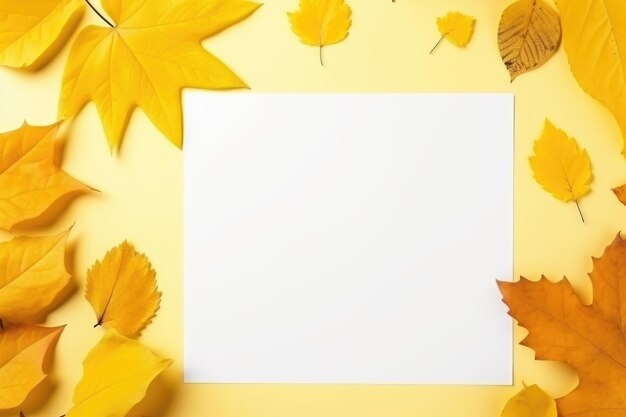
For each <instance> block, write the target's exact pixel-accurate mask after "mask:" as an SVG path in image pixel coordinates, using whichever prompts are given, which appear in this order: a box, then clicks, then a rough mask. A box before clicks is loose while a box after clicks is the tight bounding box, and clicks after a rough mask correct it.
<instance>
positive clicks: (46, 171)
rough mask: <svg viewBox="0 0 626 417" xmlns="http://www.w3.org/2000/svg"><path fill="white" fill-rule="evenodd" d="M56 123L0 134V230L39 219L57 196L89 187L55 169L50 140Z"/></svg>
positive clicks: (52, 142)
mask: <svg viewBox="0 0 626 417" xmlns="http://www.w3.org/2000/svg"><path fill="white" fill-rule="evenodd" d="M59 126H60V123H56V124H53V125H50V126H30V125H28V124H26V123H24V125H23V126H22V127H20V128H19V129H17V130H14V131H12V132H6V133H0V229H4V230H11V229H12V228H13V226H15V225H16V224H18V223H21V222H24V221H26V220H31V219H35V218H37V217H39V216H41V215H42V214H43V213H45V212H46V210H48V209H49V208H50V206H51V205H52V204H53V203H54V202H56V201H57V200H59V199H60V198H61V197H63V196H65V195H68V194H71V193H75V192H80V191H88V190H89V189H90V188H89V187H87V186H86V185H84V184H82V183H80V182H79V181H77V180H75V179H74V178H72V177H71V176H69V175H68V174H66V173H65V172H64V171H62V170H61V169H59V168H58V167H57V166H56V164H55V160H54V157H55V155H54V139H55V137H56V135H57V132H58V130H59Z"/></svg>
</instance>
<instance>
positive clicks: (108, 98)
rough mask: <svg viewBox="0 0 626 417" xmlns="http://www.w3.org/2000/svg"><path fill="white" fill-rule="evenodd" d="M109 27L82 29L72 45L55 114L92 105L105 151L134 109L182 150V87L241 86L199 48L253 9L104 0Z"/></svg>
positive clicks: (243, 4)
mask: <svg viewBox="0 0 626 417" xmlns="http://www.w3.org/2000/svg"><path fill="white" fill-rule="evenodd" d="M102 6H103V7H104V9H105V10H106V12H107V13H108V14H109V16H110V17H111V19H112V20H113V21H114V22H115V24H116V25H115V27H99V26H89V27H87V28H85V29H83V31H82V32H80V34H79V35H78V38H77V39H76V41H75V42H74V45H73V46H72V49H71V51H70V55H69V58H68V62H67V66H66V68H65V74H64V76H63V88H62V91H61V103H60V110H59V111H60V115H61V117H62V118H66V117H73V116H75V115H76V114H78V113H79V112H80V111H81V109H82V108H83V107H84V106H85V105H86V104H87V103H88V102H89V101H94V102H95V104H96V107H97V108H98V112H99V114H100V118H101V119H102V123H103V125H104V130H105V133H106V136H107V139H108V141H109V145H110V147H111V149H117V148H118V147H119V145H120V143H121V141H122V138H123V137H124V133H125V131H126V127H127V125H128V121H129V119H130V116H131V113H132V112H133V110H134V108H135V107H137V106H138V107H140V108H141V109H142V110H143V111H144V112H145V113H146V115H147V116H148V117H149V118H150V120H151V121H152V123H154V125H155V126H156V127H157V128H158V129H159V130H160V131H161V132H162V133H163V134H164V135H165V136H166V137H167V138H168V139H169V140H170V141H171V142H172V143H174V144H175V145H176V146H178V147H182V145H183V128H182V114H181V105H180V97H181V91H182V89H183V88H184V87H192V88H205V89H230V88H242V87H247V86H246V84H245V83H244V82H243V81H242V80H241V79H239V77H237V76H236V75H235V74H234V73H233V72H232V71H231V70H230V69H229V68H228V67H227V66H226V65H224V64H223V63H222V62H221V61H220V60H219V59H217V58H216V57H214V56H213V55H211V54H210V53H208V52H207V51H206V50H205V49H203V48H202V46H201V44H200V41H201V40H202V39H204V38H207V37H209V36H212V35H214V34H216V33H217V32H220V31H221V30H223V29H225V28H227V27H229V26H231V25H233V24H235V23H237V22H239V21H240V20H243V19H245V18H246V17H247V16H249V15H250V14H252V13H253V12H254V11H255V10H256V9H257V8H258V7H259V5H258V4H257V3H251V2H248V1H243V0H153V1H145V0H103V1H102Z"/></svg>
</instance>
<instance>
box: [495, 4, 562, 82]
mask: <svg viewBox="0 0 626 417" xmlns="http://www.w3.org/2000/svg"><path fill="white" fill-rule="evenodd" d="M560 44H561V19H560V18H559V15H558V13H557V12H556V11H555V10H554V9H553V8H552V7H550V6H549V5H548V4H547V3H546V2H545V1H544V0H518V1H516V2H515V3H513V4H511V5H510V6H509V7H507V8H506V9H504V12H502V17H501V18H500V27H499V28H498V47H499V48H500V56H502V61H503V62H504V64H505V65H506V68H507V69H508V70H509V74H510V75H511V81H513V80H515V78H516V77H517V76H518V75H521V74H523V73H525V72H526V71H530V70H531V69H533V68H536V67H538V66H540V65H542V64H543V63H544V62H546V61H547V60H548V59H550V57H551V56H552V55H554V54H555V53H556V51H557V50H558V49H559V45H560Z"/></svg>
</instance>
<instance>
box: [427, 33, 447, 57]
mask: <svg viewBox="0 0 626 417" xmlns="http://www.w3.org/2000/svg"><path fill="white" fill-rule="evenodd" d="M445 37H446V34H445V33H444V34H443V35H441V38H439V40H438V41H437V43H436V44H435V46H433V49H431V50H430V54H431V55H432V54H433V52H435V49H437V47H438V46H439V44H440V43H441V41H443V40H444V38H445Z"/></svg>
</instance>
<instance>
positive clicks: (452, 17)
mask: <svg viewBox="0 0 626 417" xmlns="http://www.w3.org/2000/svg"><path fill="white" fill-rule="evenodd" d="M475 23H476V19H474V18H473V17H472V16H468V15H465V14H463V13H459V12H450V13H448V14H447V15H445V16H443V17H439V18H437V27H438V28H439V33H441V39H444V38H445V39H447V40H449V41H450V42H452V43H453V44H455V45H457V46H465V45H467V44H468V43H469V41H470V40H471V39H472V35H473V34H474V24H475ZM440 42H441V41H440ZM438 44H439V43H438ZM438 44H437V45H438ZM437 45H435V47H436V46H437ZM434 49H435V48H433V50H434ZM431 53H432V51H431Z"/></svg>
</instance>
